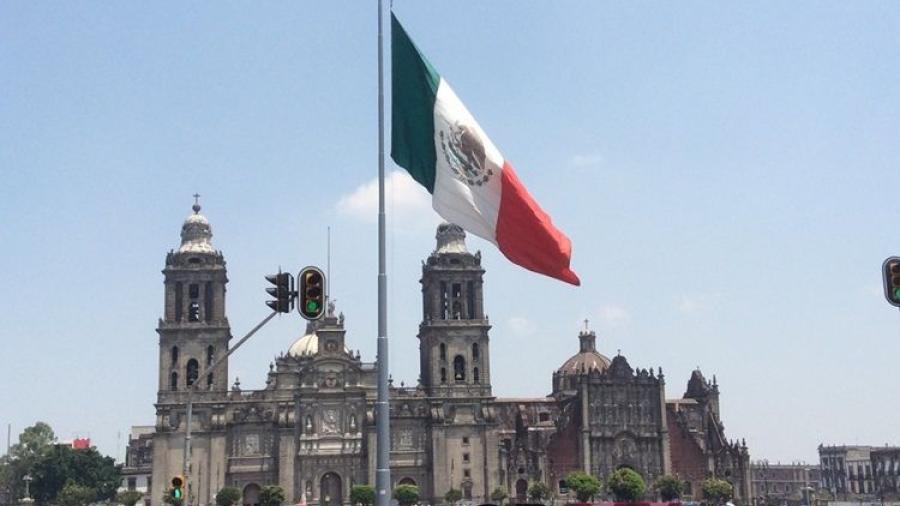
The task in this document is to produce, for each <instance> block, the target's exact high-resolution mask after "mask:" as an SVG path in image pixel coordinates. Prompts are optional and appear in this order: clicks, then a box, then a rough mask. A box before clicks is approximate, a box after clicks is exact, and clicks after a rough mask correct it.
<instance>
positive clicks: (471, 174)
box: [440, 122, 494, 186]
mask: <svg viewBox="0 0 900 506" xmlns="http://www.w3.org/2000/svg"><path fill="white" fill-rule="evenodd" d="M448 127H449V128H448V129H447V131H444V130H441V133H440V135H441V151H442V152H443V154H444V159H445V160H447V165H449V166H450V169H451V170H452V171H453V174H454V175H455V176H456V178H457V179H459V180H460V181H462V182H463V183H466V184H467V185H469V186H481V185H483V184H485V183H487V182H488V181H489V180H490V179H491V176H493V175H494V170H493V169H492V168H491V167H488V165H487V157H486V156H485V151H484V144H483V143H482V142H481V136H480V135H478V132H477V131H476V130H475V129H474V128H473V127H471V126H469V125H464V124H460V123H459V122H455V123H454V124H452V125H448Z"/></svg>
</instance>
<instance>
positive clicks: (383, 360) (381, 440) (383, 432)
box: [375, 0, 391, 506]
mask: <svg viewBox="0 0 900 506" xmlns="http://www.w3.org/2000/svg"><path fill="white" fill-rule="evenodd" d="M381 2H382V0H378V400H377V401H376V402H375V430H376V434H375V448H376V451H377V460H376V465H375V490H376V493H375V506H389V504H390V501H391V468H390V451H391V449H390V445H391V429H390V421H391V419H390V407H389V404H388V338H387V274H386V273H385V247H384V246H385V244H384V243H385V241H384V48H383V44H382V36H381V30H382V29H381V26H382V24H383V23H382V12H383V9H382V5H381Z"/></svg>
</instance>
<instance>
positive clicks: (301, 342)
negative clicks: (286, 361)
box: [288, 332, 319, 357]
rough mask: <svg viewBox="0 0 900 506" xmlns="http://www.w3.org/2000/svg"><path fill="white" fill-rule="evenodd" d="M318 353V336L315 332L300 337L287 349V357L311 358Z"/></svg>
mask: <svg viewBox="0 0 900 506" xmlns="http://www.w3.org/2000/svg"><path fill="white" fill-rule="evenodd" d="M318 351H319V336H317V335H316V333H315V332H313V333H311V334H306V335H304V336H301V337H300V339H297V341H295V342H294V344H292V345H291V347H290V348H288V355H293V356H295V357H311V356H313V355H315V354H316V352H318Z"/></svg>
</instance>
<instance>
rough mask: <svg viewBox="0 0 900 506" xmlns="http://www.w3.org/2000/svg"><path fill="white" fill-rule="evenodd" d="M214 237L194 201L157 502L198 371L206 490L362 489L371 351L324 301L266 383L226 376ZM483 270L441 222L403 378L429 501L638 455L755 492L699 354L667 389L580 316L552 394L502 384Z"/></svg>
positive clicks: (403, 422)
mask: <svg viewBox="0 0 900 506" xmlns="http://www.w3.org/2000/svg"><path fill="white" fill-rule="evenodd" d="M211 238H212V230H211V227H210V224H209V221H208V220H207V219H206V218H205V217H204V216H203V215H201V214H200V206H199V205H196V204H195V206H194V212H193V214H191V215H190V216H189V217H188V218H187V220H186V221H185V222H184V224H183V226H182V229H181V245H180V246H179V247H178V249H176V250H173V251H170V252H169V253H168V254H167V255H166V262H165V269H164V270H163V276H164V287H165V288H164V310H163V315H162V317H161V318H160V320H159V323H158V325H157V334H158V336H159V378H158V379H159V383H158V386H159V392H158V395H157V400H156V404H155V406H156V423H155V427H154V432H153V436H152V464H151V465H152V481H151V484H152V487H150V488H151V491H152V503H153V504H160V501H161V498H162V495H163V493H164V491H165V488H166V485H167V481H168V478H170V477H171V476H174V475H177V474H181V470H182V462H183V460H182V459H183V456H184V441H185V427H186V416H185V415H186V400H187V388H188V386H190V385H194V384H196V383H197V382H200V384H199V389H198V391H197V392H196V393H195V394H194V396H193V398H194V408H193V418H192V435H193V439H192V441H193V445H192V448H193V451H192V457H191V458H192V471H191V480H190V485H191V488H190V491H189V493H190V494H191V495H192V497H193V502H194V503H196V504H202V505H208V504H212V503H214V498H215V494H216V492H217V491H219V490H220V489H221V488H222V487H224V486H235V487H238V488H239V489H240V490H241V491H242V493H243V499H242V501H243V503H244V504H246V505H248V506H255V505H256V504H258V502H259V500H258V497H259V491H260V490H261V487H263V486H265V485H269V484H278V485H280V486H281V487H282V488H283V489H284V490H285V492H286V496H287V500H288V501H294V502H299V501H300V500H301V499H305V500H306V502H307V503H308V504H310V505H315V506H338V505H345V504H349V491H350V487H351V486H352V485H353V484H357V483H374V478H375V452H374V447H375V426H374V421H375V418H374V413H373V409H374V402H375V397H376V364H375V363H372V362H366V361H364V360H363V359H362V358H361V357H360V354H359V352H354V351H352V350H351V348H350V342H351V340H350V339H349V338H348V329H347V328H345V325H344V316H343V314H341V313H338V312H336V311H337V309H336V308H335V306H334V304H333V303H329V307H328V311H327V314H326V316H325V317H324V318H323V319H322V320H320V321H318V322H315V323H313V324H309V325H307V328H306V330H305V331H304V332H303V335H302V336H301V337H299V338H298V339H297V340H296V342H294V343H293V344H292V345H291V346H290V348H289V349H287V350H284V351H283V352H282V353H281V354H280V355H279V356H278V357H277V359H276V360H275V361H274V362H273V363H271V364H270V366H269V371H268V373H267V376H266V378H267V379H266V382H265V385H266V386H265V388H263V389H261V390H252V391H248V390H242V389H241V388H240V384H239V383H238V381H236V380H235V382H234V383H233V384H232V385H231V386H229V381H228V364H227V362H225V363H223V365H222V366H221V367H220V368H218V369H217V370H216V371H209V372H207V371H205V368H206V367H207V366H208V365H209V364H211V363H212V362H213V361H214V360H215V359H216V358H218V357H219V356H221V354H222V353H224V352H225V350H226V349H227V348H228V345H229V340H230V339H231V337H232V336H231V328H230V325H229V321H228V319H227V317H226V311H225V293H226V290H225V285H226V283H227V281H228V279H227V276H226V268H225V259H224V256H223V254H222V252H220V251H219V250H217V249H215V248H214V247H213V245H212V240H211ZM484 274H485V269H484V267H483V266H482V262H481V254H480V252H476V253H474V254H473V253H470V252H469V251H468V249H467V247H466V242H465V233H464V232H463V230H462V229H461V228H459V227H458V226H456V225H451V224H443V225H440V226H439V227H438V229H437V234H436V246H435V248H434V250H433V251H432V252H431V254H430V255H428V257H427V258H426V260H425V261H424V262H423V264H422V278H421V292H422V306H421V307H422V310H421V311H422V320H421V323H420V325H419V331H418V335H417V336H416V337H417V339H418V352H419V363H420V379H419V382H418V384H416V385H414V386H409V387H407V386H403V385H401V386H400V387H394V386H392V388H391V404H390V417H391V437H392V440H391V452H390V465H391V478H392V479H393V480H394V483H395V484H402V483H412V484H416V485H418V486H419V488H420V492H421V496H422V498H423V502H431V503H432V504H434V503H436V501H438V500H439V498H441V497H443V496H444V494H445V493H446V492H447V491H448V490H450V489H451V488H453V489H457V490H460V491H461V492H462V493H463V496H464V497H465V498H466V499H471V500H473V501H479V502H486V501H487V500H488V498H489V497H490V495H491V492H492V491H494V490H495V489H501V490H505V491H506V492H507V493H508V494H509V497H511V498H512V500H513V501H514V502H524V501H525V491H526V489H527V486H528V483H529V481H534V480H541V481H544V482H546V483H547V484H549V485H550V486H551V487H552V488H553V489H554V490H560V489H563V490H565V484H564V482H563V480H564V477H565V476H566V474H568V473H569V472H571V471H574V470H585V471H587V472H589V473H591V474H593V475H595V476H598V477H600V478H605V477H606V476H608V475H609V474H610V473H611V472H613V471H614V470H616V469H618V468H621V467H630V468H632V469H634V470H635V471H637V472H638V473H640V474H641V475H642V476H643V477H644V479H645V480H646V481H647V482H648V483H649V482H652V481H653V480H654V479H655V478H657V477H658V476H660V475H663V474H672V473H677V474H679V475H680V476H682V477H683V478H684V479H686V480H688V482H689V483H690V485H691V490H690V491H689V492H690V494H691V495H693V496H695V497H697V496H699V489H700V487H699V482H700V481H702V480H703V479H705V478H707V477H709V476H717V477H721V478H724V479H727V480H729V481H731V482H732V483H733V485H734V487H735V491H736V496H737V498H738V499H741V498H746V497H748V496H749V493H750V466H749V453H748V450H747V446H746V444H744V443H743V442H736V441H729V440H727V439H726V438H725V434H724V425H723V424H722V421H721V418H720V413H719V387H718V384H717V383H716V382H715V380H713V381H712V382H710V381H708V380H707V379H706V378H705V377H704V376H703V374H702V373H701V372H700V371H699V370H697V371H694V372H693V374H692V375H691V378H690V380H689V382H688V384H687V390H686V392H685V394H684V395H683V396H682V397H681V398H679V399H677V400H672V401H667V400H666V395H665V384H666V381H665V377H664V375H663V373H662V370H661V369H660V368H657V369H656V370H654V368H652V367H651V368H635V367H633V366H632V365H631V364H630V363H629V362H628V360H627V359H626V358H625V357H624V356H622V355H616V356H614V357H613V358H611V359H610V358H608V357H607V356H605V355H603V354H601V353H600V351H598V347H597V336H596V334H595V333H594V332H593V331H591V330H590V329H588V328H585V329H584V330H583V331H582V332H581V333H580V334H579V335H578V338H577V352H576V353H575V354H574V355H573V356H572V357H571V358H570V359H568V360H567V361H566V362H565V363H564V364H562V365H561V366H560V367H559V369H557V370H556V372H555V373H553V376H552V389H551V392H550V393H549V395H547V396H545V397H536V398H527V399H521V398H504V397H498V396H496V395H495V394H494V391H493V388H492V377H493V374H494V373H495V371H493V370H492V367H491V353H490V329H491V325H490V321H489V320H488V318H487V316H486V315H485V308H484V300H483V289H484V281H485V280H484ZM409 337H410V338H409V339H407V342H409V343H410V346H412V343H413V340H412V339H411V337H412V336H409ZM401 339H402V338H401ZM572 343H573V345H574V344H576V343H575V340H574V339H573V340H572ZM573 348H574V346H573ZM573 351H575V350H573ZM501 373H502V372H501Z"/></svg>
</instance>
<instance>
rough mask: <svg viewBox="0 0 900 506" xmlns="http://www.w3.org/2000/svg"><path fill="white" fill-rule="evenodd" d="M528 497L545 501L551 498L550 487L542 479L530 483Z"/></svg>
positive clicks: (536, 500)
mask: <svg viewBox="0 0 900 506" xmlns="http://www.w3.org/2000/svg"><path fill="white" fill-rule="evenodd" d="M528 498H529V499H531V500H532V501H535V502H544V501H546V500H547V499H549V498H550V487H548V486H547V484H546V483H544V482H542V481H533V482H531V485H528Z"/></svg>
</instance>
